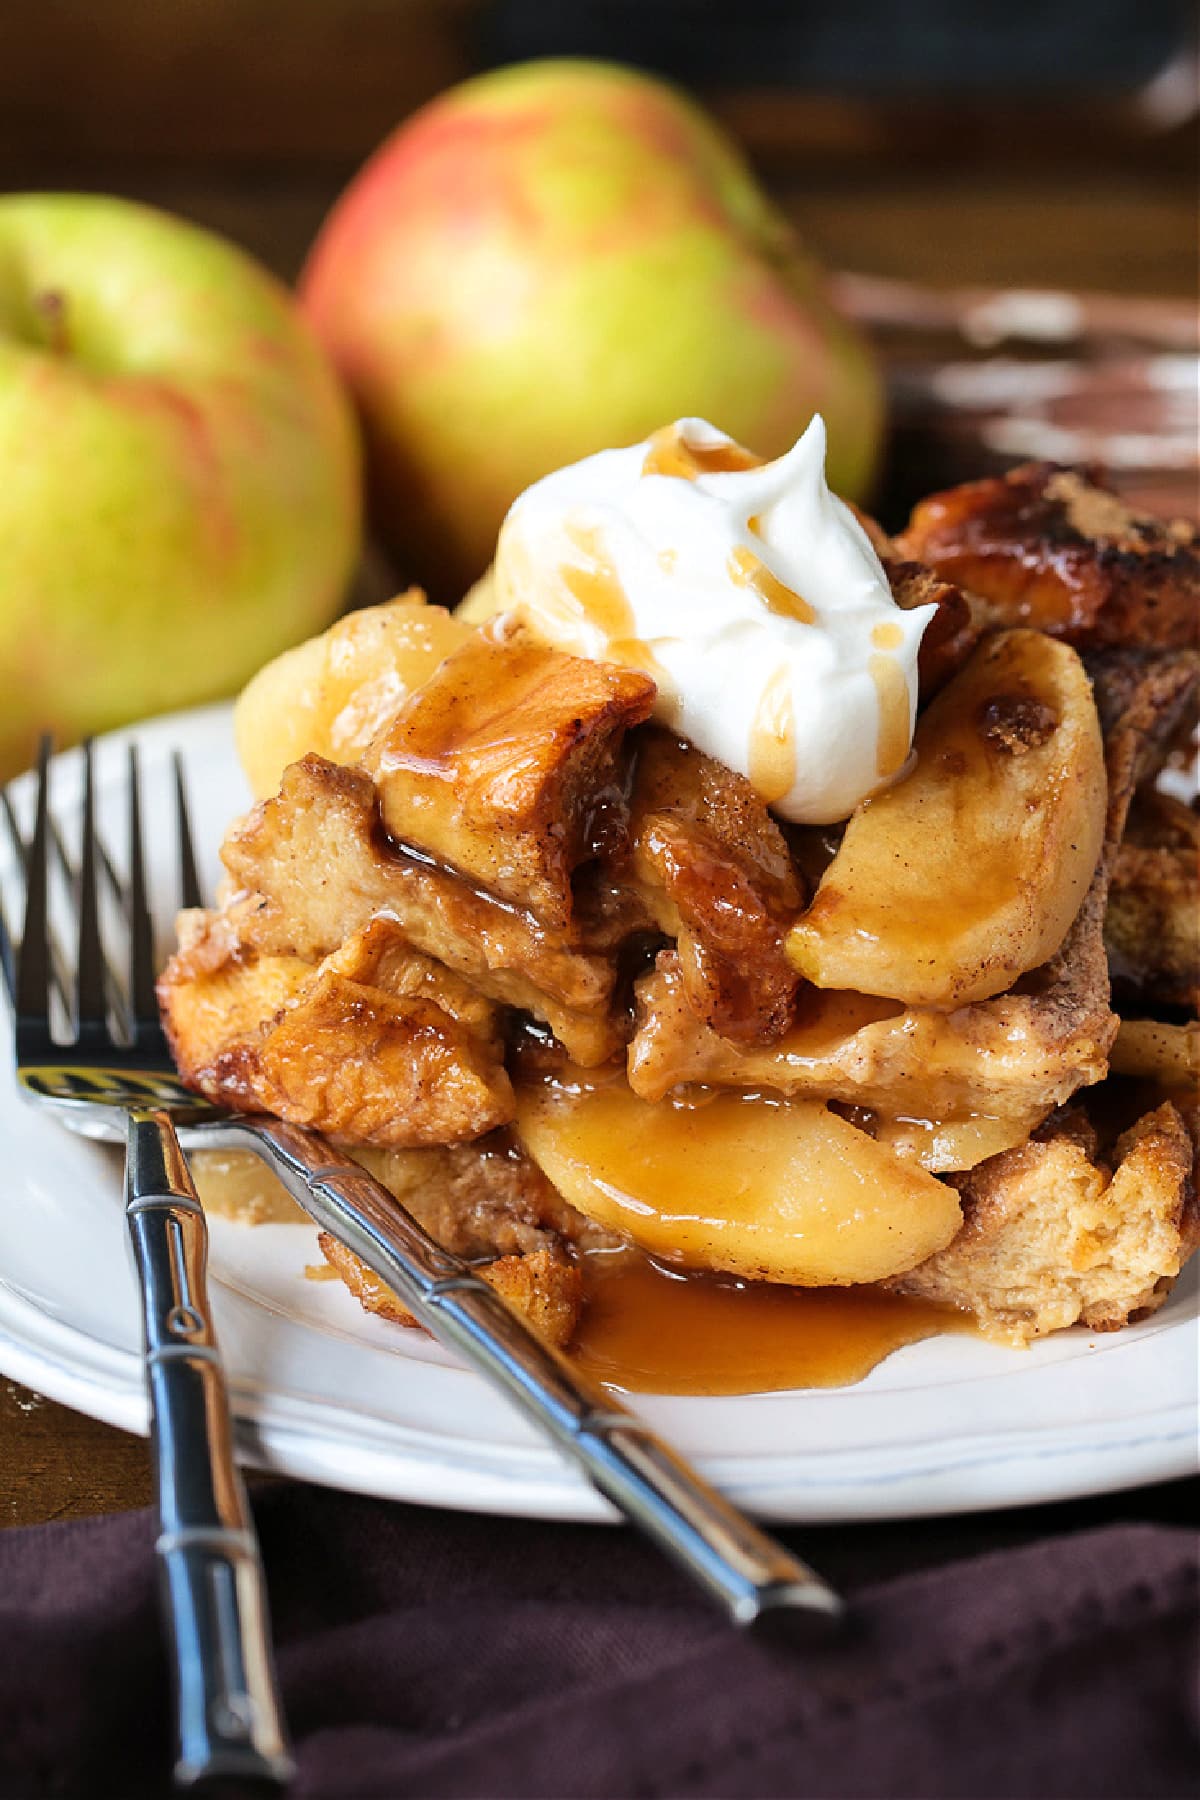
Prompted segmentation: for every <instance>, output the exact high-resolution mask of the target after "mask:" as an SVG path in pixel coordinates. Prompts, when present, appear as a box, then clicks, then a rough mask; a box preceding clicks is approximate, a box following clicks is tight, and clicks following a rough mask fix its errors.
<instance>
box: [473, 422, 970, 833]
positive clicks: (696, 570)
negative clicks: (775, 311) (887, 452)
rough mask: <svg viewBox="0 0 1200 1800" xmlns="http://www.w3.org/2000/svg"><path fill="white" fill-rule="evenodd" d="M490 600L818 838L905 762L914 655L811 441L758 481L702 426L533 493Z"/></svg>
mask: <svg viewBox="0 0 1200 1800" xmlns="http://www.w3.org/2000/svg"><path fill="white" fill-rule="evenodd" d="M495 582H496V601H497V603H498V604H499V605H500V606H501V607H503V608H504V609H506V610H511V611H513V612H516V613H517V614H518V615H519V616H520V617H521V618H522V619H523V620H524V621H525V623H526V624H527V626H528V627H529V629H530V630H532V631H533V632H534V633H535V634H536V635H537V636H538V637H540V638H542V639H544V640H545V641H547V642H549V643H553V644H557V645H558V646H560V647H561V648H562V649H564V650H570V651H572V652H573V653H574V654H575V655H577V656H585V657H590V658H592V659H593V660H596V661H602V662H619V663H624V664H626V665H627V666H629V667H633V668H639V669H643V670H645V672H646V673H647V674H648V675H651V676H653V677H654V679H655V681H656V682H657V683H658V699H657V701H656V705H655V716H656V718H658V719H659V720H660V721H661V722H662V723H663V724H665V725H669V726H671V727H672V728H673V729H674V730H676V731H678V732H679V733H680V734H681V735H682V736H683V737H686V738H689V739H690V740H691V741H692V743H694V744H696V745H698V746H699V748H700V749H701V750H704V751H707V752H708V754H709V755H710V756H714V757H716V758H718V759H719V760H720V761H721V762H723V763H725V764H726V765H727V766H728V767H730V768H732V769H737V770H738V771H739V772H740V773H741V774H743V775H745V776H747V777H748V779H749V780H750V782H751V784H752V785H753V786H754V788H755V789H756V790H757V791H758V792H759V793H760V794H761V795H762V797H763V799H764V800H766V801H767V802H768V803H769V804H770V805H771V806H772V807H774V809H775V810H776V811H777V812H778V813H779V814H780V816H781V817H783V818H785V819H792V820H796V821H798V822H802V823H806V824H820V825H825V824H833V823H835V822H837V821H838V820H841V819H845V818H848V817H849V815H850V813H851V812H853V810H854V808H855V806H857V805H858V803H859V801H860V800H863V799H865V798H866V797H867V796H868V795H869V794H872V793H874V792H875V791H876V790H878V789H879V788H881V787H884V786H886V785H887V784H888V783H889V782H891V781H894V780H895V779H896V777H897V776H898V775H899V774H900V773H901V772H902V771H903V769H904V767H905V765H906V763H907V761H908V758H909V754H910V751H911V748H912V733H913V722H914V719H915V716H916V705H917V652H918V649H919V648H920V643H921V638H922V635H923V633H924V631H925V627H926V625H927V624H928V622H929V620H930V618H931V617H932V616H933V613H934V612H935V611H936V608H935V607H932V606H924V607H914V608H913V609H912V610H911V611H904V610H903V609H902V608H900V607H898V606H897V605H896V603H895V601H894V600H893V598H892V593H891V589H890V588H889V586H888V580H887V576H886V575H885V573H884V570H883V567H882V565H881V563H880V561H879V558H878V556H877V555H876V554H875V550H874V548H873V547H872V544H871V541H870V539H869V538H868V536H867V534H866V532H865V531H864V530H863V528H862V526H861V525H860V524H859V522H858V520H857V519H856V518H855V516H854V514H853V512H851V510H850V508H849V507H848V506H846V505H845V504H844V503H843V502H842V501H841V500H839V499H837V497H836V496H835V495H833V494H831V493H830V491H829V489H828V487H827V486H826V482H825V425H824V422H823V420H822V419H821V418H820V417H819V415H818V416H815V417H814V418H813V420H812V422H811V424H810V425H809V427H808V429H807V431H805V433H804V435H803V436H802V437H801V438H800V440H799V442H798V443H797V444H796V445H795V446H794V448H793V449H791V450H789V451H788V453H787V454H786V455H785V456H781V457H780V458H779V459H778V460H777V461H776V462H770V463H762V462H759V461H758V459H757V458H755V457H754V456H752V455H751V454H750V452H748V451H746V450H744V449H743V448H742V447H741V446H740V445H739V444H736V443H735V442H734V440H733V439H732V438H729V437H727V436H726V435H725V433H724V432H721V431H718V430H716V429H715V427H713V426H712V425H709V424H707V423H706V422H705V420H703V419H680V420H679V421H677V423H676V424H674V425H670V426H667V427H665V428H664V430H662V431H660V432H656V433H655V434H654V436H653V437H651V438H648V439H647V440H646V441H645V442H644V443H641V444H634V445H633V446H631V447H630V448H629V449H624V450H603V451H601V452H600V453H599V455H596V456H589V457H587V458H585V459H584V461H582V462H578V463H573V464H572V465H571V466H570V467H568V468H564V469H559V470H556V471H555V473H554V474H552V475H547V476H546V477H545V478H544V479H543V480H541V481H538V482H535V484H534V485H533V486H532V487H530V488H528V489H527V490H526V491H525V493H524V494H522V495H521V496H520V498H519V499H518V500H517V501H515V503H514V504H513V506H512V508H511V510H510V511H509V514H508V516H507V518H506V520H505V522H504V525H503V527H502V529H501V532H500V539H499V543H498V545H497V548H496V563H495Z"/></svg>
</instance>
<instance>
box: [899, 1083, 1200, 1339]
mask: <svg viewBox="0 0 1200 1800" xmlns="http://www.w3.org/2000/svg"><path fill="white" fill-rule="evenodd" d="M1191 1170H1192V1145H1191V1140H1190V1138H1189V1136H1188V1132H1187V1129H1186V1127H1185V1125H1184V1122H1183V1120H1182V1118H1181V1117H1180V1115H1179V1113H1178V1112H1177V1110H1176V1109H1175V1107H1174V1106H1172V1105H1170V1104H1164V1105H1162V1106H1160V1107H1158V1108H1157V1109H1156V1110H1155V1111H1154V1112H1152V1113H1149V1114H1147V1115H1146V1116H1145V1117H1143V1118H1141V1119H1139V1120H1138V1121H1137V1123H1136V1124H1135V1125H1134V1126H1133V1127H1132V1128H1131V1129H1130V1130H1129V1131H1127V1132H1126V1133H1125V1135H1124V1136H1123V1137H1122V1138H1120V1139H1119V1140H1118V1142H1117V1145H1116V1149H1115V1152H1114V1159H1113V1166H1112V1167H1111V1168H1110V1167H1109V1166H1108V1165H1107V1164H1106V1163H1105V1162H1103V1161H1102V1160H1101V1159H1100V1158H1099V1156H1098V1155H1097V1152H1096V1146H1095V1135H1094V1133H1093V1132H1092V1130H1091V1128H1090V1126H1089V1125H1088V1123H1087V1121H1086V1119H1085V1118H1084V1117H1083V1115H1082V1113H1081V1112H1080V1111H1079V1110H1078V1109H1068V1110H1067V1112H1066V1114H1065V1115H1064V1114H1060V1115H1056V1117H1055V1118H1054V1119H1053V1120H1051V1121H1049V1122H1048V1123H1047V1124H1046V1125H1045V1126H1044V1127H1043V1128H1042V1129H1041V1130H1039V1131H1038V1132H1036V1133H1035V1134H1034V1136H1033V1137H1032V1138H1031V1139H1030V1141H1029V1142H1028V1143H1026V1144H1022V1145H1020V1146H1019V1147H1018V1148H1016V1149H1013V1150H1007V1151H1005V1152H1004V1153H1003V1154H1002V1155H1000V1156H995V1157H992V1158H991V1159H990V1160H989V1161H987V1162H985V1163H981V1164H980V1165H979V1167H978V1168H975V1169H972V1170H971V1171H970V1173H969V1174H966V1175H959V1176H956V1177H954V1178H952V1179H953V1183H954V1186H955V1187H957V1189H958V1191H959V1194H960V1196H961V1199H962V1205H963V1228H962V1230H961V1231H960V1232H959V1234H958V1236H957V1237H956V1238H955V1239H954V1240H953V1241H952V1242H951V1243H950V1244H949V1245H948V1246H947V1248H946V1249H945V1250H941V1251H939V1252H938V1253H937V1255H936V1256H933V1257H930V1259H929V1260H928V1261H927V1262H925V1263H922V1264H921V1265H920V1267H919V1268H917V1269H914V1270H912V1271H910V1272H909V1273H908V1274H907V1275H902V1276H898V1277H896V1278H894V1279H893V1280H891V1281H889V1282H888V1283H887V1284H886V1285H887V1286H889V1287H891V1288H892V1289H893V1290H894V1291H896V1292H899V1293H905V1294H916V1295H919V1296H921V1297H922V1298H924V1299H930V1300H945V1301H948V1302H950V1303H951V1304H952V1305H955V1306H959V1307H962V1308H964V1309H965V1310H967V1311H970V1312H973V1313H974V1314H975V1315H976V1317H977V1318H978V1320H979V1322H980V1324H981V1326H982V1327H983V1329H984V1330H985V1331H986V1332H988V1333H989V1335H994V1336H997V1337H1002V1338H1006V1339H1008V1340H1009V1341H1013V1342H1027V1341H1028V1340H1029V1339H1031V1338H1035V1337H1041V1336H1043V1335H1044V1334H1045V1333H1046V1332H1049V1331H1060V1330H1062V1329H1063V1328H1064V1327H1065V1326H1068V1325H1074V1324H1077V1323H1078V1324H1083V1325H1086V1326H1087V1327H1088V1328H1089V1329H1090V1330H1092V1331H1115V1330H1117V1329H1118V1328H1119V1327H1120V1326H1122V1325H1125V1324H1127V1323H1128V1322H1129V1320H1130V1319H1131V1318H1134V1317H1137V1316H1141V1315H1144V1314H1145V1313H1148V1312H1153V1311H1154V1310H1155V1309H1156V1308H1157V1307H1159V1306H1161V1305H1162V1303H1163V1301H1164V1300H1165V1299H1166V1297H1167V1295H1168V1293H1169V1292H1170V1288H1171V1284H1172V1283H1173V1281H1174V1279H1175V1277H1176V1276H1177V1275H1178V1273H1179V1271H1180V1269H1181V1268H1182V1267H1183V1264H1184V1262H1185V1261H1186V1260H1187V1258H1188V1256H1189V1255H1190V1254H1191V1252H1192V1250H1193V1249H1194V1248H1195V1246H1196V1238H1197V1219H1196V1202H1195V1192H1194V1188H1193V1183H1192V1174H1191Z"/></svg>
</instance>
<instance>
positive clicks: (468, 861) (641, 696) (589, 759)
mask: <svg viewBox="0 0 1200 1800" xmlns="http://www.w3.org/2000/svg"><path fill="white" fill-rule="evenodd" d="M654 693H655V688H654V683H653V681H651V680H650V678H649V676H646V675H642V674H640V673H638V671H636V670H633V669H622V668H617V667H616V666H614V665H611V664H608V663H594V662H587V661H585V660H583V659H582V658H581V657H577V656H568V655H566V654H565V652H563V651H561V650H554V649H551V648H549V647H548V646H547V645H544V644H539V643H537V642H535V641H534V640H533V639H532V638H528V637H522V636H519V635H518V636H511V635H509V636H505V637H503V638H500V637H497V636H496V635H494V634H493V631H492V630H491V629H484V630H481V631H478V632H476V633H474V635H473V636H471V637H470V638H468V640H467V642H466V643H465V644H463V646H462V647H461V649H459V650H456V651H455V652H454V654H453V655H452V656H449V657H447V659H446V661H445V662H444V663H443V664H442V665H441V667H440V668H439V669H438V670H437V671H436V672H435V673H434V674H433V675H432V676H431V677H430V678H429V680H428V681H426V682H425V683H424V685H423V686H422V687H421V688H419V689H418V690H417V692H416V693H415V694H413V696H412V697H411V699H410V700H409V701H408V702H407V703H406V704H405V705H404V706H403V707H402V708H401V709H400V711H399V713H398V714H397V715H396V717H395V719H393V721H392V722H391V724H390V725H388V726H387V727H386V728H385V729H384V730H383V731H382V732H381V733H380V735H379V737H378V738H377V739H376V740H375V743H374V744H373V745H372V747H371V750H370V751H369V752H368V754H367V756H366V758H365V759H364V766H365V767H366V768H367V769H368V770H369V772H370V773H371V774H372V775H373V776H374V777H375V781H376V784H377V786H378V789H379V800H380V808H381V811H382V815H383V822H384V825H385V826H386V827H387V830H388V831H389V832H390V833H391V834H392V836H393V837H394V838H396V839H398V840H399V841H400V842H401V843H403V844H409V845H416V846H417V847H419V848H420V849H422V850H424V851H426V852H428V853H429V854H430V855H432V856H434V857H436V858H437V859H438V861H439V862H442V863H445V864H448V865H449V866H450V867H452V868H455V869H457V870H460V871H462V872H463V873H464V874H466V875H467V876H468V878H469V879H470V880H471V881H473V882H476V883H478V885H479V886H480V887H483V888H485V889H486V890H487V891H488V892H490V893H494V894H499V895H500V896H501V897H502V898H503V899H506V900H510V901H513V902H515V903H516V904H517V905H519V906H523V907H530V908H532V910H533V911H534V912H535V913H536V914H537V915H538V917H539V918H541V919H544V920H545V921H546V923H547V924H548V925H550V926H552V927H554V928H556V929H558V930H560V931H561V930H565V929H566V928H567V927H568V926H569V924H570V922H571V875H572V872H573V870H574V869H575V868H576V867H577V865H578V864H579V863H581V862H583V861H584V860H586V859H587V858H588V857H589V856H593V855H595V854H596V853H597V852H598V851H599V850H600V849H602V848H605V847H606V846H607V845H611V844H612V841H613V840H614V839H615V840H616V841H617V843H619V842H620V841H622V840H623V838H624V831H625V819H624V804H623V798H622V792H623V786H624V784H623V780H622V775H621V770H620V767H619V757H620V751H621V743H622V740H623V738H624V736H625V733H626V731H627V730H628V729H629V727H630V726H631V725H639V724H640V723H641V722H642V720H643V719H646V718H648V717H649V715H650V709H651V707H652V705H653V704H654Z"/></svg>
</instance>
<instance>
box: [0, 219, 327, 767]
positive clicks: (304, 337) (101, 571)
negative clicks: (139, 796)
mask: <svg viewBox="0 0 1200 1800" xmlns="http://www.w3.org/2000/svg"><path fill="white" fill-rule="evenodd" d="M0 471H2V472H3V479H2V480H0V545H2V546H3V552H2V554H0V694H2V695H3V706H2V707H0V772H3V773H11V772H12V770H13V769H14V768H16V767H19V766H20V765H21V764H22V763H23V762H26V761H28V760H29V756H30V753H31V750H32V748H33V745H34V741H35V738H36V735H37V733H38V732H39V731H41V730H43V729H49V730H52V731H53V732H54V733H55V735H56V737H57V738H58V739H59V740H60V741H64V740H68V739H71V738H76V737H79V736H80V735H83V734H85V733H90V732H97V731H103V730H106V729H108V728H110V727H112V726H115V725H118V724H121V723H123V722H124V721H126V720H128V719H131V718H133V717H136V716H139V715H144V714H146V713H150V712H160V711H164V710H166V709H169V708H172V707H176V706H183V705H189V704H191V703H193V702H197V701H202V700H208V699H213V698H215V697H217V696H220V695H223V694H227V693H231V692H232V691H234V690H235V689H236V688H238V687H239V686H240V685H241V684H242V682H243V681H244V680H245V679H246V678H247V677H248V676H249V675H250V674H251V673H252V672H253V671H254V670H255V669H257V668H258V667H259V666H260V665H261V664H262V663H263V662H265V661H266V660H267V659H268V658H269V657H271V656H273V655H275V654H276V653H277V652H278V651H279V650H281V649H283V648H285V647H286V646H287V645H289V644H292V643H295V642H296V641H297V640H299V639H301V638H304V637H306V636H308V635H309V634H310V633H312V632H313V631H316V630H319V629H320V628H321V627H322V626H324V625H327V624H328V623H329V621H330V619H331V618H332V617H333V616H334V614H335V613H336V612H337V610H338V608H339V605H340V604H341V602H342V600H343V597H344V593H345V588H346V584H347V581H348V579H349V576H350V574H351V572H352V570H353V567H354V564H355V561H356V558H357V554H358V549H359V544H360V535H361V527H360V511H361V501H360V470H359V447H358V441H357V431H356V428H355V424H354V420H353V413H352V409H351V407H350V404H349V402H348V400H347V397H346V395H345V393H344V391H343V390H342V388H341V385H340V383H339V381H338V378H337V376H336V373H335V372H334V370H333V369H332V367H331V366H330V364H329V362H328V359H327V357H326V356H325V354H324V352H323V350H322V349H321V347H320V345H319V343H318V342H317V340H316V338H315V336H314V334H313V333H312V331H311V329H310V327H309V326H308V324H307V322H306V321H305V320H304V319H303V318H302V317H301V315H300V313H299V310H298V308H297V307H296V305H295V303H294V301H293V299H292V297H291V296H290V295H289V294H288V292H287V291H286V289H285V288H283V287H282V286H281V285H280V284H279V283H277V282H276V281H275V280H274V279H273V278H272V277H271V276H270V275H268V274H267V273H266V272H265V271H264V270H263V269H261V268H260V267H259V266H258V265H257V264H256V263H254V262H252V261H251V260H250V258H249V257H247V256H245V255H243V254H242V253H241V252H240V251H238V250H236V249H234V247H233V246H232V245H230V244H227V243H224V242H222V241H221V240H220V239H218V238H216V237H213V236H212V235H210V234H209V233H207V232H205V231H201V230H200V229H198V228H197V227H195V226H192V225H190V224H186V223H184V222H183V221H182V220H179V219H175V218H171V217H169V216H167V215H166V214H163V213H159V212H156V211H153V210H152V209H150V208H148V207H143V206H136V205H133V204H131V203H129V202H127V201H123V200H115V199H108V198H103V197H97V196H84V195H70V194H28V195H14V196H8V197H4V198H0Z"/></svg>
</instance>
